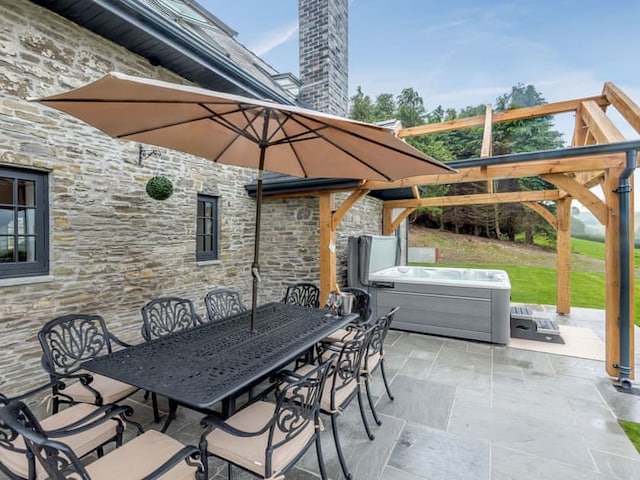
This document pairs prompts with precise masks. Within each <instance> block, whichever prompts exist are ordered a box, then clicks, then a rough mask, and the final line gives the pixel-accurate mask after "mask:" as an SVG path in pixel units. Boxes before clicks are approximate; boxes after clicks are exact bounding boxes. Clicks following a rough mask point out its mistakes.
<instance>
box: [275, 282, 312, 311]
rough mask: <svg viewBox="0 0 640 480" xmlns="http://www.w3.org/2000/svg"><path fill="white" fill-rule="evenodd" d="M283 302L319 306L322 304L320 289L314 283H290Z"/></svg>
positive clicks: (302, 305)
mask: <svg viewBox="0 0 640 480" xmlns="http://www.w3.org/2000/svg"><path fill="white" fill-rule="evenodd" d="M282 303H289V304H293V305H300V306H301V307H314V308H318V307H319V306H320V289H319V288H318V287H316V286H315V285H314V284H313V283H296V284H294V285H289V286H288V287H287V292H286V293H285V295H284V298H283V299H282Z"/></svg>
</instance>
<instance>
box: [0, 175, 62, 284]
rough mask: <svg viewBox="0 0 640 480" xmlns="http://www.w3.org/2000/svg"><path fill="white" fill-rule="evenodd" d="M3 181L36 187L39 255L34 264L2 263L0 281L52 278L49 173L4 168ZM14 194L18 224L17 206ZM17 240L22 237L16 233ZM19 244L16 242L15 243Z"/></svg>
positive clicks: (36, 253)
mask: <svg viewBox="0 0 640 480" xmlns="http://www.w3.org/2000/svg"><path fill="white" fill-rule="evenodd" d="M0 177H5V178H10V179H13V181H14V185H15V182H16V181H19V180H27V181H33V182H34V183H35V189H34V193H35V206H34V207H35V222H34V224H35V241H36V247H35V255H36V260H35V261H33V262H0V280H3V279H11V278H23V277H34V276H40V275H48V274H49V256H50V252H49V249H50V245H49V173H48V172H44V171H39V170H30V169H23V168H14V167H11V166H7V165H0ZM15 194H16V193H15V186H14V192H13V196H14V198H13V203H12V207H13V208H14V212H13V215H14V221H15V212H16V210H15V209H16V208H17V203H16V199H15ZM14 235H15V236H17V235H18V233H14ZM14 244H15V239H14Z"/></svg>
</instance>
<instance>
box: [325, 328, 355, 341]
mask: <svg viewBox="0 0 640 480" xmlns="http://www.w3.org/2000/svg"><path fill="white" fill-rule="evenodd" d="M355 336H356V330H355V329H352V330H347V329H346V328H339V329H338V330H336V331H335V332H333V333H331V334H329V335H327V336H326V337H324V338H323V339H322V341H323V342H327V343H344V342H348V341H350V340H353V339H354V338H355Z"/></svg>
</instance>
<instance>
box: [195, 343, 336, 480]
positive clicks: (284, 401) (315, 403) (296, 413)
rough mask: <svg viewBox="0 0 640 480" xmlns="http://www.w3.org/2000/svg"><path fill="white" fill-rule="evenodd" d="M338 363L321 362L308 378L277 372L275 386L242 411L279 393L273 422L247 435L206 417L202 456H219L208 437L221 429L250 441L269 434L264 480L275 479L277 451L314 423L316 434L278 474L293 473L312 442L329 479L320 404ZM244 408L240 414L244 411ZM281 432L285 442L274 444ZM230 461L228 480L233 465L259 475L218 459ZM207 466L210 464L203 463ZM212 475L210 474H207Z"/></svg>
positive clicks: (214, 418) (285, 371)
mask: <svg viewBox="0 0 640 480" xmlns="http://www.w3.org/2000/svg"><path fill="white" fill-rule="evenodd" d="M333 361H335V356H333V355H332V356H331V357H330V358H328V359H327V360H326V361H325V362H323V363H321V364H320V365H318V366H317V367H315V368H314V369H313V370H311V371H309V372H307V373H306V374H305V375H299V374H298V373H296V372H292V371H289V370H283V371H281V372H279V373H277V374H276V375H275V376H274V377H273V378H272V382H274V385H273V387H272V388H269V389H267V390H265V392H264V394H263V395H260V396H257V397H255V398H253V399H252V400H251V401H250V402H249V403H247V404H246V405H245V406H243V408H242V409H244V408H247V407H249V406H250V405H252V404H254V403H255V402H257V401H263V399H264V397H265V396H266V395H267V394H268V393H270V392H272V391H273V392H275V394H276V402H275V404H276V405H275V411H274V415H273V417H272V418H271V419H269V420H268V421H267V422H266V423H265V425H264V426H263V427H262V428H261V429H259V430H257V431H254V432H247V431H243V430H239V429H237V428H234V427H232V426H230V425H228V424H227V423H226V422H225V421H224V420H222V419H221V418H219V417H218V416H215V415H212V416H208V417H205V418H204V419H203V420H202V422H201V425H202V426H203V427H204V428H205V431H204V433H203V434H202V436H201V440H200V449H201V457H202V458H203V459H204V458H206V456H207V455H212V456H215V455H214V454H211V453H209V452H208V451H207V440H206V438H207V436H208V435H209V434H210V433H211V432H212V431H213V430H215V429H217V428H219V429H221V430H223V431H225V432H227V433H230V434H232V435H235V436H238V437H242V438H250V437H255V436H259V435H263V434H264V433H267V432H268V442H267V448H266V449H265V462H264V475H263V478H271V477H272V476H273V473H274V472H272V471H271V470H272V465H271V462H272V455H273V452H274V450H275V449H277V448H278V447H281V446H282V445H284V444H285V443H287V442H289V441H291V440H292V439H293V438H295V437H296V436H297V435H299V434H300V433H301V432H302V431H303V430H304V429H305V428H306V427H307V426H308V425H309V422H314V425H315V432H314V435H313V436H312V437H311V438H310V439H309V441H308V442H307V443H306V445H305V446H304V447H303V448H302V449H301V451H300V453H299V454H298V455H296V456H295V458H293V459H292V460H291V462H289V464H288V465H286V466H285V467H284V468H283V469H282V470H281V471H279V472H277V474H278V475H283V474H285V473H286V472H287V471H289V470H290V469H291V468H292V467H293V466H294V465H295V464H296V463H297V461H298V460H299V459H300V458H301V457H302V456H303V455H304V454H305V453H306V451H307V450H308V448H309V447H310V446H311V444H312V443H315V445H316V455H317V457H318V465H319V467H320V476H321V478H322V479H323V480H326V479H327V472H326V467H325V464H324V459H323V456H322V446H321V442H320V433H319V432H320V430H321V425H320V418H319V415H320V401H321V399H322V392H323V390H324V388H325V386H326V383H327V378H328V375H329V370H330V368H331V364H332V362H333ZM242 409H241V410H240V411H242ZM276 429H279V430H280V431H281V432H284V433H285V437H284V439H282V440H280V441H279V442H274V432H275V431H276ZM218 458H221V459H222V460H225V461H227V462H228V478H229V479H233V472H232V466H233V465H235V466H236V467H238V468H240V469H242V470H244V471H248V472H249V473H252V474H254V475H255V472H252V471H249V470H246V469H245V468H243V467H242V466H241V465H237V464H235V463H233V462H231V461H230V460H229V459H227V458H224V457H218ZM203 464H204V465H207V462H206V461H204V462H203ZM206 473H207V474H208V472H206Z"/></svg>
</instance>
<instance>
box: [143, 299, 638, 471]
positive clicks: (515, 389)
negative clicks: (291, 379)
mask: <svg viewBox="0 0 640 480" xmlns="http://www.w3.org/2000/svg"><path fill="white" fill-rule="evenodd" d="M544 311H545V313H546V314H547V315H548V316H551V317H552V318H553V319H554V320H556V321H557V322H558V323H560V324H565V325H573V326H582V327H589V328H591V329H592V330H594V331H595V332H596V334H598V336H600V338H604V333H603V329H604V312H602V311H598V310H588V309H580V308H574V309H572V313H571V314H570V315H567V316H558V317H556V316H555V315H554V314H553V310H552V309H551V308H544ZM638 330H639V329H637V328H636V332H637V334H636V343H637V344H638V345H640V342H639V339H640V331H638ZM636 353H639V354H640V348H638V347H636ZM386 355H387V356H386V362H387V371H388V374H389V376H390V378H391V379H392V381H391V388H392V391H393V393H394V394H395V401H393V402H391V401H390V400H389V399H388V398H387V397H386V395H383V393H384V387H383V385H382V382H381V381H380V379H379V378H376V380H375V382H374V393H375V394H376V395H378V397H376V398H377V406H378V411H379V412H380V414H381V418H382V421H383V424H382V426H380V427H378V426H375V425H374V433H375V435H376V439H375V440H374V441H369V440H368V439H367V437H366V435H365V432H364V429H363V427H362V424H361V420H360V417H359V413H358V411H357V405H356V404H355V402H354V404H353V405H352V406H351V407H350V408H349V409H347V411H345V412H344V414H343V415H342V416H341V417H340V419H339V427H340V433H341V440H342V444H343V448H344V451H345V452H346V457H347V462H348V464H349V465H350V468H351V470H352V473H353V478H354V479H357V480H376V479H380V480H422V479H429V480H441V479H442V480H445V479H446V480H457V479H459V480H484V479H487V480H489V479H490V480H506V479H517V480H529V479H530V480H544V479H554V480H555V479H563V480H573V479H586V480H591V479H593V480H596V479H598V480H605V479H624V480H632V479H639V478H640V453H638V452H637V451H636V450H635V448H634V447H633V445H632V444H631V442H630V441H629V440H628V438H627V436H626V435H625V433H624V432H623V431H622V429H621V428H620V427H619V425H618V423H617V420H616V418H621V419H626V420H632V421H635V422H640V396H634V395H628V394H622V393H618V392H617V391H616V390H615V389H614V388H613V386H612V379H611V378H610V377H608V376H607V375H606V373H605V370H604V364H603V362H601V361H596V360H585V359H580V358H574V357H568V356H563V355H554V354H548V353H540V352H535V351H527V350H518V349H514V348H510V347H503V346H494V345H490V344H486V343H480V342H471V341H464V340H456V339H451V338H444V337H435V336H428V335H421V334H415V333H407V332H400V331H391V332H390V333H389V336H388V337H387V341H386ZM636 364H637V365H640V355H636ZM634 386H635V384H634ZM139 400H141V397H134V399H133V400H132V401H131V402H132V405H133V406H134V407H135V408H136V417H137V418H138V419H139V420H141V421H142V422H143V423H145V424H147V426H148V427H149V428H158V427H157V426H156V425H155V424H153V423H152V422H150V420H151V411H150V408H149V407H148V405H147V404H142V403H139ZM178 416H179V418H178V420H176V422H174V424H173V425H172V426H171V427H170V429H169V433H170V434H171V435H173V436H175V437H176V438H178V439H180V440H181V441H183V442H187V443H196V442H197V438H198V435H199V431H200V429H199V427H198V420H199V418H200V416H201V415H200V414H197V413H195V412H191V411H189V410H187V409H183V408H181V409H179V410H178ZM371 424H372V425H373V421H372V422H371ZM325 426H326V427H327V428H326V429H325V431H324V432H323V439H322V440H323V451H324V455H325V461H326V464H327V467H328V472H329V476H330V478H332V479H341V478H343V477H342V473H341V471H340V467H339V464H338V461H337V456H336V453H335V448H334V445H333V439H332V436H331V428H330V427H329V421H328V419H327V421H325ZM311 450H312V451H310V452H309V453H308V454H307V455H306V456H305V457H303V459H302V460H301V461H300V462H299V464H298V467H296V468H295V469H294V470H293V471H292V472H291V473H290V474H288V475H287V476H286V477H287V479H295V480H303V479H314V478H318V477H319V475H318V467H317V462H316V457H315V450H314V449H311ZM210 464H211V478H214V479H224V478H226V466H225V464H224V463H222V462H220V461H217V460H211V462H210ZM235 477H236V478H240V479H244V478H253V477H251V476H250V475H248V474H244V473H241V472H239V471H238V474H236V475H235Z"/></svg>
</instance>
